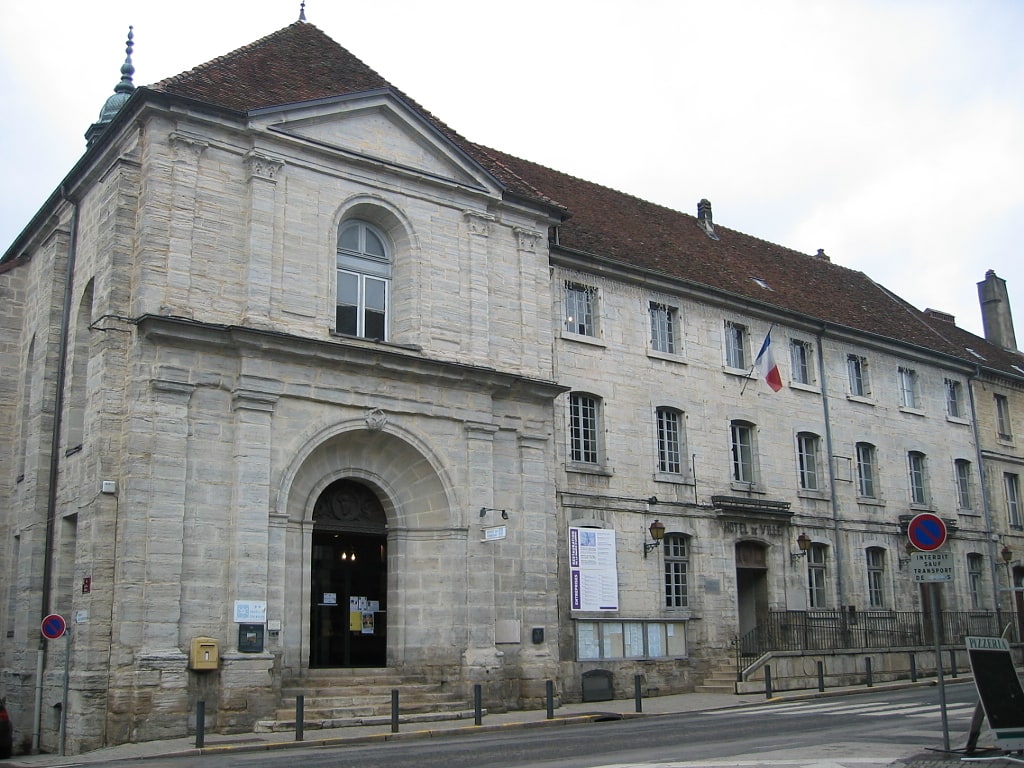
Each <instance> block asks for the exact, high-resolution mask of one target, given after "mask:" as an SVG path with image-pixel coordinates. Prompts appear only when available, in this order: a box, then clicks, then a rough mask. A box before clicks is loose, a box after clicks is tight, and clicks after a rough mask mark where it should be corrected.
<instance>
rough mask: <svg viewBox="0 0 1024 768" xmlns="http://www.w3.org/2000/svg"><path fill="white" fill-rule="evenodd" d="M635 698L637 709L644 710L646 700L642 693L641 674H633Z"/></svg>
mask: <svg viewBox="0 0 1024 768" xmlns="http://www.w3.org/2000/svg"><path fill="white" fill-rule="evenodd" d="M633 700H634V701H635V702H636V711H637V712H643V711H644V700H643V696H642V694H641V693H640V675H633Z"/></svg>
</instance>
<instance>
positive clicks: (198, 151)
mask: <svg viewBox="0 0 1024 768" xmlns="http://www.w3.org/2000/svg"><path fill="white" fill-rule="evenodd" d="M170 140H171V151H172V152H173V158H174V160H173V166H172V171H171V199H170V203H171V211H170V223H169V227H168V240H169V242H168V249H167V302H168V303H169V304H170V307H167V308H166V309H168V310H170V311H171V312H172V313H173V314H178V315H182V316H184V317H192V315H193V299H194V297H193V296H192V295H191V293H192V274H193V269H192V258H193V252H194V250H195V249H194V240H195V235H196V190H197V188H198V181H199V159H200V157H201V156H202V154H203V152H205V151H206V149H207V148H208V147H209V144H208V143H207V142H205V141H202V140H200V139H197V138H194V137H191V136H187V135H185V134H181V133H172V134H171V137H170Z"/></svg>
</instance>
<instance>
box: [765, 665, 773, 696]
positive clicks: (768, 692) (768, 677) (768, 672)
mask: <svg viewBox="0 0 1024 768" xmlns="http://www.w3.org/2000/svg"><path fill="white" fill-rule="evenodd" d="M764 697H765V698H766V699H770V698H771V697H772V668H771V665H770V664H765V665H764Z"/></svg>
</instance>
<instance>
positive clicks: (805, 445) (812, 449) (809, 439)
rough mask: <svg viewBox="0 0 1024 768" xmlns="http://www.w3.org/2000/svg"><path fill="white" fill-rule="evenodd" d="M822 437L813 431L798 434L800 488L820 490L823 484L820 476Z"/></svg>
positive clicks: (797, 458)
mask: <svg viewBox="0 0 1024 768" xmlns="http://www.w3.org/2000/svg"><path fill="white" fill-rule="evenodd" d="M820 453H821V439H820V438H819V437H818V436H817V435H815V434H814V433H812V432H800V433H799V434H797V436H796V461H797V472H798V476H799V480H800V490H802V491H818V490H821V484H820V481H819V476H818V467H819V464H820Z"/></svg>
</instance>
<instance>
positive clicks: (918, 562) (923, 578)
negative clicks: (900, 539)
mask: <svg viewBox="0 0 1024 768" xmlns="http://www.w3.org/2000/svg"><path fill="white" fill-rule="evenodd" d="M907 538H908V539H910V543H911V544H912V545H913V546H914V548H915V549H917V550H918V551H917V552H913V553H911V555H910V563H911V569H912V571H913V574H914V582H915V583H927V584H928V597H929V604H930V606H931V614H932V636H933V637H934V638H935V670H936V675H937V676H938V678H939V710H940V712H941V713H942V747H943V749H944V750H945V751H946V752H949V715H948V714H947V712H946V680H945V677H944V676H943V672H942V634H941V633H942V630H941V627H940V625H939V596H938V588H939V587H938V585H939V584H941V583H942V582H944V581H952V580H953V555H952V553H951V552H946V551H943V552H938V551H937V550H939V549H941V548H942V547H943V546H944V545H945V543H946V523H945V521H944V520H943V519H942V518H941V517H939V516H938V515H936V514H934V513H932V512H921V513H920V514H918V515H914V517H913V519H912V520H911V521H910V523H909V524H908V525H907Z"/></svg>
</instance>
